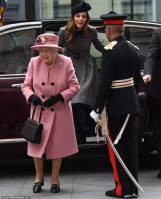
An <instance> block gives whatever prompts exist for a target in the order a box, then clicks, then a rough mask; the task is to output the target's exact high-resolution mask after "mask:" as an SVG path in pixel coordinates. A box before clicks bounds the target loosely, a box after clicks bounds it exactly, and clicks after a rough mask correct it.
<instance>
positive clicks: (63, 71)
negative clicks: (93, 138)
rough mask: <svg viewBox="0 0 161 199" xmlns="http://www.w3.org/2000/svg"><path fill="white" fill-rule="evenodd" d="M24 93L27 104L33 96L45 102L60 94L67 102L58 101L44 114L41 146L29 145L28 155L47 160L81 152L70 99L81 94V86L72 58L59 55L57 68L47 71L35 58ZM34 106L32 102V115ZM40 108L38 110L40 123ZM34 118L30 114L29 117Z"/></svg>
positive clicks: (38, 58)
mask: <svg viewBox="0 0 161 199" xmlns="http://www.w3.org/2000/svg"><path fill="white" fill-rule="evenodd" d="M22 92H23V94H24V96H25V97H26V100H27V102H28V99H29V97H30V96H31V95H32V94H35V95H36V96H38V97H39V98H40V99H41V100H42V102H44V101H46V100H47V99H48V98H49V97H50V96H52V95H57V94H59V93H61V95H62V96H63V98H64V102H62V101H58V102H57V103H56V104H54V105H53V106H52V107H50V108H45V107H44V111H43V112H42V118H41V123H42V124H43V126H44V128H43V132H42V140H41V143H40V144H33V143H30V142H29V143H28V155H30V156H32V157H38V158H40V157H42V155H43V153H44V152H46V158H47V159H54V158H61V157H65V156H69V155H72V154H74V153H76V152H78V149H77V144H76V138H75V131H74V124H73V116H72V109H71V102H70V100H71V99H72V98H73V97H74V96H75V95H76V94H77V93H78V92H79V84H78V81H77V78H76V76H75V71H74V68H73V65H72V61H71V59H70V58H68V57H65V56H64V55H57V58H56V61H55V63H54V66H53V67H52V68H51V69H48V68H47V66H46V64H45V63H44V62H42V61H41V59H40V57H39V56H38V57H35V58H32V59H31V61H30V63H29V67H28V70H27V74H26V79H25V81H24V84H23V85H22ZM32 111H33V104H32V103H31V114H32ZM39 113H40V106H37V107H36V111H35V118H34V119H35V120H36V121H38V119H39ZM30 116H31V115H30Z"/></svg>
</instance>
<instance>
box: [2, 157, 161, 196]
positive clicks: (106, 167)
mask: <svg viewBox="0 0 161 199" xmlns="http://www.w3.org/2000/svg"><path fill="white" fill-rule="evenodd" d="M50 172H51V162H50V160H49V161H45V162H44V178H45V185H44V186H43V191H42V192H41V193H39V194H34V193H33V192H32V187H33V182H34V177H35V170H34V165H33V161H32V159H30V158H28V159H22V158H19V159H0V199H2V198H5V199H11V198H12V199H20V198H21V199H23V198H25V199H28V198H27V197H25V196H30V198H31V199H37V198H40V199H41V198H43V199H44V198H45V199H51V198H54V199H58V198H59V199H107V198H108V197H106V196H105V191H106V190H110V189H113V188H114V182H113V172H112V168H111V165H110V163H109V159H108V158H107V157H106V156H99V157H96V156H88V157H72V158H66V159H64V160H63V164H62V167H61V172H60V183H61V192H60V193H57V194H53V193H51V192H50ZM157 172H158V162H157V155H156V154H155V153H153V154H144V155H141V156H140V157H139V183H140V185H141V186H142V188H143V189H144V193H142V194H140V197H139V198H140V199H160V198H161V180H159V179H157V178H156V175H157ZM3 196H5V197H3ZM7 196H8V197H7ZM21 196H23V197H21Z"/></svg>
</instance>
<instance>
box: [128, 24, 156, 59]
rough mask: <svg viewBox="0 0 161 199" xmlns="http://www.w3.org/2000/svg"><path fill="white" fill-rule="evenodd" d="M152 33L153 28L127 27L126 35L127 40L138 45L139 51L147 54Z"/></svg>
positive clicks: (144, 54)
mask: <svg viewBox="0 0 161 199" xmlns="http://www.w3.org/2000/svg"><path fill="white" fill-rule="evenodd" d="M152 33H153V29H149V28H139V27H137V28H132V27H127V28H126V29H125V36H126V38H127V40H130V41H131V42H132V43H133V44H134V45H136V46H138V47H139V51H140V53H141V54H142V55H143V56H146V54H147V51H148V47H149V44H150V41H151V37H152Z"/></svg>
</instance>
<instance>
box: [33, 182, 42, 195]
mask: <svg viewBox="0 0 161 199" xmlns="http://www.w3.org/2000/svg"><path fill="white" fill-rule="evenodd" d="M43 185H44V179H43V180H42V182H35V184H34V186H33V192H34V193H40V192H41V191H42V188H41V186H43Z"/></svg>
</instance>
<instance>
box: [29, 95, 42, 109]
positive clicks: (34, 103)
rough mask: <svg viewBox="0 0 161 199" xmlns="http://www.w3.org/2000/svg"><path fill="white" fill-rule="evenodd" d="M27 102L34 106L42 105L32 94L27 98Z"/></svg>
mask: <svg viewBox="0 0 161 199" xmlns="http://www.w3.org/2000/svg"><path fill="white" fill-rule="evenodd" d="M29 102H32V103H33V105H34V106H38V105H41V104H42V101H41V99H40V98H39V97H37V96H36V95H34V94H33V95H31V96H30V97H29Z"/></svg>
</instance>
